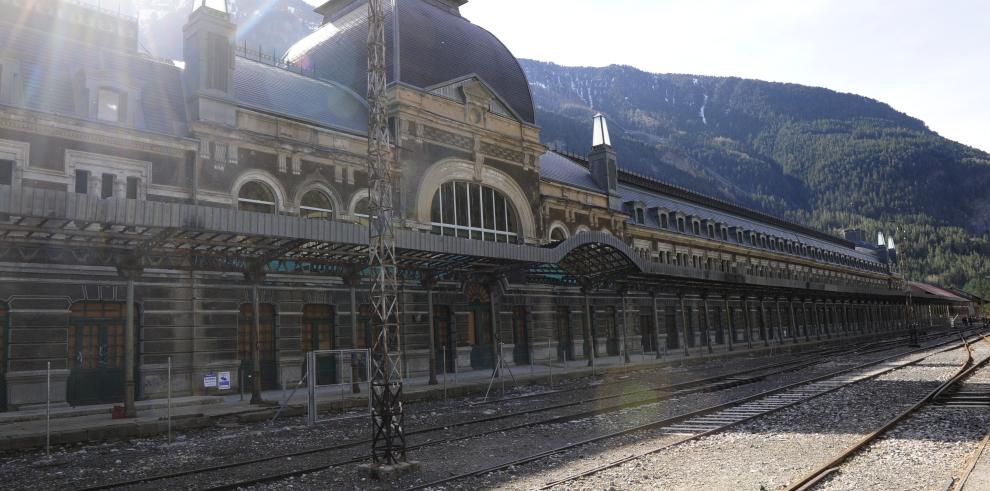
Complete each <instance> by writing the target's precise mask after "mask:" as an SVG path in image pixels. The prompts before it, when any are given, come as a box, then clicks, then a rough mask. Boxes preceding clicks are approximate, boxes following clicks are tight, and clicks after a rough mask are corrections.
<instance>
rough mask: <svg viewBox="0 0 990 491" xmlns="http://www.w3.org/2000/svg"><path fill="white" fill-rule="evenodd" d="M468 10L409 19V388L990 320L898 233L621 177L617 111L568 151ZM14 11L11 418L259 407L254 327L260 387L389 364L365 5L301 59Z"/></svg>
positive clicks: (404, 225) (402, 74)
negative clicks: (373, 193)
mask: <svg viewBox="0 0 990 491" xmlns="http://www.w3.org/2000/svg"><path fill="white" fill-rule="evenodd" d="M464 3H465V1H464V0H395V1H394V2H393V3H392V5H391V7H390V10H389V13H388V18H389V24H388V28H387V37H388V43H389V46H390V47H391V49H390V63H389V66H388V69H389V82H390V85H389V87H390V101H391V111H390V124H391V128H392V134H393V138H394V140H393V141H394V142H395V147H396V148H395V149H394V152H395V162H396V164H395V170H394V172H395V176H396V179H397V186H396V192H397V197H396V198H397V199H396V202H397V203H399V208H400V209H399V212H398V215H399V219H398V220H399V222H398V223H397V226H398V229H399V235H398V247H399V261H400V268H401V275H400V276H401V281H402V284H401V285H400V319H399V324H400V326H401V327H400V332H399V333H398V335H397V340H398V343H399V346H400V351H401V356H402V360H403V371H404V374H405V375H406V376H410V377H417V376H430V377H435V376H436V373H437V372H438V371H443V370H447V371H458V370H460V371H463V370H471V369H490V368H492V367H493V365H495V364H496V362H497V360H499V359H500V358H501V360H502V362H503V363H505V364H508V365H527V364H530V363H541V362H542V363H545V362H546V361H547V360H552V359H557V360H575V359H581V358H584V359H591V358H592V357H608V356H613V357H624V358H626V359H627V360H628V359H629V357H630V356H634V355H635V356H641V355H646V354H648V355H649V356H656V357H664V356H668V355H669V354H671V353H677V354H683V355H686V356H707V355H709V354H711V353H716V352H725V351H729V350H745V349H750V348H754V347H761V346H768V345H770V344H796V343H805V342H812V341H817V340H821V339H825V338H836V337H846V338H850V339H852V338H856V337H861V336H872V335H877V334H880V333H895V332H897V331H903V330H904V329H906V327H907V324H908V319H909V317H910V318H912V319H914V320H915V321H916V322H918V323H920V324H921V325H922V326H923V327H927V326H933V325H936V324H939V325H941V324H944V323H945V322H947V319H948V317H949V316H951V315H955V314H959V313H963V314H971V313H972V310H971V309H972V305H973V304H972V301H971V300H970V299H966V298H962V297H960V296H958V295H956V294H954V293H952V292H948V291H945V290H942V289H939V288H935V287H931V286H928V285H917V284H910V283H907V282H905V281H904V279H903V278H902V277H901V275H900V274H898V268H897V254H896V250H895V249H894V248H893V243H892V242H890V243H888V242H886V241H884V240H881V241H879V244H880V245H873V244H877V243H878V242H877V241H872V240H867V238H866V237H865V233H862V232H857V231H851V232H849V233H848V234H847V236H846V237H844V238H838V237H835V236H832V235H830V234H827V233H824V232H821V231H818V230H813V229H809V228H807V227H804V226H802V225H799V224H795V223H791V222H788V221H785V220H782V219H779V218H776V217H772V216H769V215H766V214H763V213H760V212H758V211H754V210H750V209H746V208H743V207H740V206H737V205H734V204H731V203H726V202H723V201H719V200H717V199H714V198H711V197H708V196H706V195H704V194H702V193H698V192H694V191H689V190H686V189H682V188H678V187H676V186H672V185H670V184H667V183H665V182H664V181H663V176H644V175H638V174H634V173H631V172H628V171H626V170H624V169H623V167H622V164H621V162H620V161H619V159H618V156H617V155H616V153H615V152H614V150H613V148H612V146H611V142H610V135H609V133H608V128H607V121H606V119H605V117H604V116H602V115H594V114H589V115H588V119H589V121H593V123H594V124H593V128H594V133H593V135H589V140H588V143H589V149H590V152H589V153H588V154H587V155H580V156H579V155H574V154H567V153H562V152H557V151H549V150H548V149H547V147H546V146H544V145H543V144H542V143H541V141H540V128H539V126H538V125H537V122H536V114H535V108H534V104H533V100H532V95H531V93H530V90H529V85H528V82H527V80H526V77H525V74H524V73H523V71H522V69H521V67H520V66H519V63H518V62H517V61H516V59H515V58H514V57H513V56H512V54H511V53H510V52H509V51H508V50H507V49H506V48H505V47H504V46H503V45H502V44H501V43H500V42H499V41H498V39H497V38H495V37H494V36H492V35H491V34H490V33H488V32H487V31H485V30H484V29H482V28H481V27H479V26H476V25H474V24H472V23H470V22H468V21H467V20H465V19H464V18H462V17H461V16H460V13H459V7H460V6H461V5H463V4H464ZM0 6H2V7H3V8H2V9H0V41H2V42H0V357H2V358H0V370H2V373H0V385H2V386H0V403H2V407H3V408H4V409H6V410H16V409H20V408H30V407H32V406H35V405H38V404H40V403H43V402H44V401H45V391H44V387H45V385H44V384H45V378H46V374H47V373H48V368H49V367H50V368H51V373H52V377H53V387H54V388H53V391H52V396H53V399H54V402H56V403H66V404H70V405H85V404H93V403H104V402H117V401H120V400H121V398H122V397H123V392H124V388H123V387H124V382H123V381H124V379H125V378H127V377H126V376H125V373H124V372H125V368H126V367H129V366H131V365H133V369H134V372H133V377H134V380H135V387H136V391H137V397H138V398H155V397H160V396H162V395H164V393H165V392H166V390H167V386H168V385H169V383H171V386H172V389H173V393H175V394H179V395H182V394H185V395H208V394H215V393H217V392H216V391H217V389H216V388H206V387H203V384H202V381H203V377H204V376H205V375H207V374H215V373H218V372H230V373H232V374H234V380H233V390H237V388H238V386H240V385H241V384H242V381H243V379H244V377H245V374H246V373H249V372H250V370H245V367H247V366H248V365H250V364H251V362H252V357H253V356H254V354H253V353H254V352H255V350H254V349H253V348H254V346H252V342H251V340H252V337H251V336H252V334H251V333H252V331H253V330H255V329H256V330H257V333H258V334H257V337H258V340H257V342H258V345H259V349H258V350H257V352H258V353H259V354H260V356H259V360H260V363H261V378H262V382H263V386H264V387H265V388H277V387H280V386H281V385H282V384H283V383H285V382H286V381H291V382H293V383H294V382H295V381H296V380H297V379H298V378H299V377H300V374H301V373H302V372H301V369H302V364H303V359H304V353H306V352H308V351H310V350H314V349H342V348H367V347H369V342H370V339H371V330H370V322H371V311H370V308H369V307H368V306H367V305H366V301H365V297H366V290H367V288H368V285H367V281H366V278H365V273H364V272H365V267H364V265H365V264H366V262H367V256H366V254H365V247H366V244H367V227H366V225H365V224H366V222H367V220H368V215H367V199H368V191H367V186H366V181H367V175H366V163H365V155H366V152H367V141H366V138H365V132H366V127H367V105H366V103H365V101H364V99H363V94H364V93H365V90H366V85H365V84H366V56H367V55H366V49H365V47H364V42H365V39H366V38H367V25H366V24H365V11H366V9H365V6H366V4H365V2H362V1H360V0H353V1H352V0H332V1H330V2H327V3H326V4H325V5H323V6H322V7H320V8H318V9H317V11H318V12H320V13H321V14H323V15H324V21H325V24H324V26H323V27H321V28H320V29H318V30H317V31H316V32H314V33H313V34H312V35H311V36H309V37H307V38H305V39H302V40H300V41H299V43H298V44H296V45H295V46H293V47H292V48H291V49H290V50H289V51H288V52H287V53H285V54H284V55H281V54H280V55H278V56H273V54H270V53H269V54H263V53H258V52H253V51H251V50H250V49H247V48H245V47H243V46H239V45H238V44H237V43H236V41H235V31H236V26H234V25H233V24H232V23H231V22H230V19H229V15H228V14H227V13H226V12H223V11H219V10H215V9H212V8H210V7H207V6H199V7H197V8H196V9H195V10H194V11H193V12H191V14H190V16H189V19H188V22H187V24H186V26H185V27H184V29H183V39H184V53H185V56H184V59H183V60H179V61H175V60H160V59H156V58H154V57H151V56H149V55H146V54H143V53H141V52H140V51H139V50H138V40H137V39H138V31H137V21H136V20H135V19H129V18H126V17H121V16H119V15H117V14H114V13H109V12H104V11H100V10H99V9H94V8H88V7H83V6H79V5H76V4H75V3H70V2H61V1H53V2H44V3H39V2H31V1H26V0H2V1H0ZM909 305H910V306H911V307H910V308H909V307H908V306H909ZM128 321H130V325H129V322H128ZM128 332H131V333H133V335H132V336H128V334H127V333H128ZM129 338H130V339H129ZM128 360H131V361H133V363H132V364H131V363H128V362H127V361H128ZM169 363H171V366H172V378H171V380H170V381H169V379H168V378H167V376H166V372H167V366H168V364H169Z"/></svg>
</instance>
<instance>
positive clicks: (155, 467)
mask: <svg viewBox="0 0 990 491" xmlns="http://www.w3.org/2000/svg"><path fill="white" fill-rule="evenodd" d="M797 356H802V355H797ZM805 356H807V355H805ZM791 358H792V359H796V358H797V357H791ZM787 359H788V358H785V357H778V358H775V359H774V360H773V362H778V361H786V360H787ZM770 362H771V360H770V359H768V358H738V359H731V360H721V359H718V360H712V361H711V363H708V364H706V365H702V366H695V367H674V368H666V369H663V370H662V371H661V370H656V369H653V370H644V371H638V372H630V373H629V374H627V375H618V376H610V377H609V378H608V379H605V380H601V379H595V380H591V379H590V378H583V379H576V380H572V381H568V382H566V383H560V382H559V381H558V383H556V384H555V385H554V387H553V388H550V387H547V386H545V385H533V386H525V387H520V388H519V389H514V390H511V391H509V393H507V394H506V395H507V397H514V396H523V395H529V394H534V393H540V392H549V391H550V390H558V391H562V392H559V393H554V394H547V395H545V396H542V397H532V398H525V399H517V400H508V401H504V402H496V403H489V404H485V405H482V406H478V407H472V406H471V405H472V404H476V403H479V402H481V398H480V397H465V398H455V399H450V400H449V401H446V402H429V403H413V404H407V405H406V419H407V426H408V428H409V429H411V430H413V429H416V428H424V427H432V426H434V425H439V424H450V423H454V422H460V421H471V420H474V419H477V418H482V417H491V416H494V415H500V414H506V413H510V412H517V411H521V410H525V409H530V408H536V407H541V406H544V405H548V404H556V403H561V402H565V401H568V400H575V399H583V398H587V397H590V396H591V395H601V394H606V395H607V394H610V393H616V392H619V391H623V390H625V391H630V390H634V389H637V388H643V387H647V386H650V385H655V384H659V383H677V382H682V381H687V380H694V379H697V378H701V377H705V376H716V375H719V374H723V373H730V372H734V371H739V370H743V369H746V368H752V367H759V366H763V365H766V364H768V363H770ZM570 389H574V390H570ZM606 403H608V404H611V403H612V402H604V401H603V402H602V404H606ZM367 429H368V426H367V420H366V419H363V418H361V419H355V420H352V421H342V422H335V423H327V424H322V425H320V426H318V427H317V428H316V429H311V428H309V427H307V426H305V421H304V419H303V418H283V419H280V420H279V421H278V422H277V423H276V424H267V423H255V424H239V423H238V422H237V421H236V420H234V419H230V420H227V421H220V422H218V424H217V425H216V426H214V427H211V428H206V429H200V430H192V431H189V432H185V433H182V434H179V435H177V437H176V440H175V442H174V443H172V444H168V442H167V441H166V439H165V437H163V436H161V437H153V438H146V439H134V440H125V441H115V442H108V443H91V444H78V445H70V446H65V447H60V448H55V449H53V459H52V460H51V461H50V462H49V461H46V459H45V458H44V453H43V452H37V451H34V452H17V453H7V454H3V455H0V475H3V476H4V479H3V480H2V481H0V489H64V488H67V487H73V486H81V485H84V484H88V483H98V482H108V481H119V480H126V479H133V478H136V477H141V476H150V475H155V474H159V473H163V472H173V471H176V470H181V469H187V468H197V467H201V466H205V465H215V464H221V463H227V462H233V461H238V460H243V459H245V458H250V457H252V456H253V457H261V456H266V455H278V454H281V453H287V452H292V451H298V450H302V449H307V448H318V447H322V446H325V445H329V444H331V443H332V442H347V441H352V440H360V439H365V438H367V437H368V433H367ZM359 451H361V452H366V451H367V449H366V448H361V449H360V450H359Z"/></svg>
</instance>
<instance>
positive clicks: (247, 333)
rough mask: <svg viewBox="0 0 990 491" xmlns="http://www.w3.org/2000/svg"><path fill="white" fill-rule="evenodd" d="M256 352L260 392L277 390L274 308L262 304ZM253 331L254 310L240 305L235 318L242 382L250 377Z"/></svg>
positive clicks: (250, 306) (247, 304) (248, 306)
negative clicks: (238, 312)
mask: <svg viewBox="0 0 990 491" xmlns="http://www.w3.org/2000/svg"><path fill="white" fill-rule="evenodd" d="M258 312H259V316H258V345H259V348H258V351H259V354H260V356H259V360H258V361H259V362H260V364H261V390H274V389H277V388H279V383H278V367H277V366H276V365H275V360H276V356H275V348H276V344H275V332H276V329H275V306H274V305H272V304H267V303H263V304H260V305H259V306H258ZM252 330H254V308H253V307H252V305H251V304H249V303H246V304H243V305H241V313H240V315H238V316H237V346H238V355H239V356H240V359H241V373H242V374H243V377H244V378H243V380H247V378H248V377H249V376H250V375H251V372H252V370H253V360H252V359H253V354H254V353H253V352H254V350H253V349H252V346H251V331H252Z"/></svg>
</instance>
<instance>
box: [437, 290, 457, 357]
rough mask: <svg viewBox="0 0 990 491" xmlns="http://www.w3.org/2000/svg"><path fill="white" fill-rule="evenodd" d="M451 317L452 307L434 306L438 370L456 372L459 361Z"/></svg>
mask: <svg viewBox="0 0 990 491" xmlns="http://www.w3.org/2000/svg"><path fill="white" fill-rule="evenodd" d="M452 327H453V325H452V323H451V317H450V307H447V306H444V305H434V306H433V336H434V337H433V340H434V342H435V343H436V353H437V371H440V372H445V373H454V372H455V371H456V363H457V358H456V355H457V348H456V347H455V346H454V333H453V329H452Z"/></svg>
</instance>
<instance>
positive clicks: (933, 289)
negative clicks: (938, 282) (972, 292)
mask: <svg viewBox="0 0 990 491" xmlns="http://www.w3.org/2000/svg"><path fill="white" fill-rule="evenodd" d="M908 285H909V286H910V287H911V288H912V289H914V291H915V293H923V294H924V293H927V294H929V295H934V296H936V297H940V298H942V299H943V300H948V301H950V302H966V301H967V300H966V299H965V298H962V297H960V296H958V295H956V294H954V293H952V292H949V291H947V290H945V289H942V288H939V287H937V286H935V285H929V284H926V283H917V282H914V281H909V282H908Z"/></svg>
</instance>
